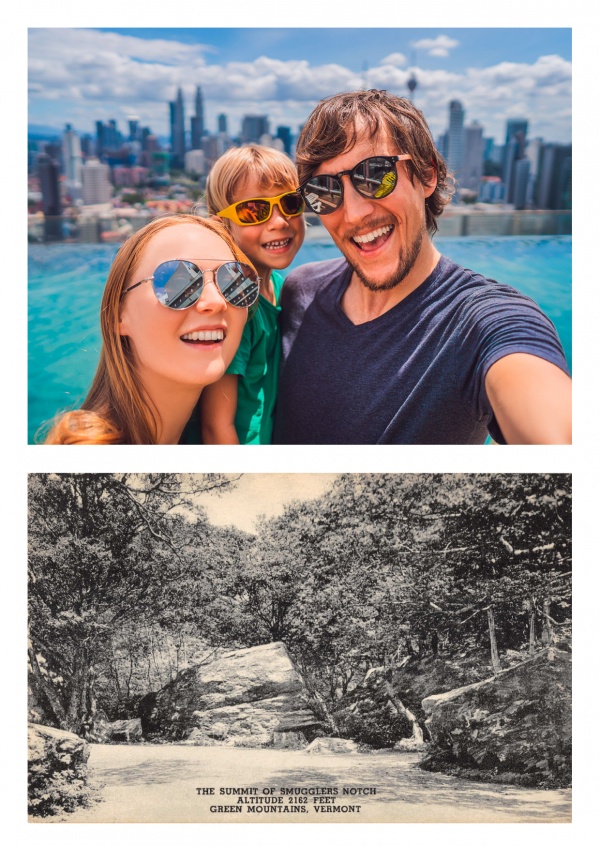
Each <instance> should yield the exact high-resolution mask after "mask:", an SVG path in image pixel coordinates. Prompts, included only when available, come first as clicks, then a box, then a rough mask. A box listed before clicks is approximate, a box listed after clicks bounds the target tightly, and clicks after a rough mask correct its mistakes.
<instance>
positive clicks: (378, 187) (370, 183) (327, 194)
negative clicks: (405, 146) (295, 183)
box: [298, 153, 412, 214]
mask: <svg viewBox="0 0 600 846" xmlns="http://www.w3.org/2000/svg"><path fill="white" fill-rule="evenodd" d="M410 158H412V156H409V155H408V154H407V153H406V154H404V155H402V156H369V158H368V159H363V160H362V162H359V163H358V164H357V165H355V166H354V167H353V168H351V169H350V170H342V171H340V173H336V174H335V176H333V175H330V174H326V173H323V174H320V175H319V176H311V177H310V178H309V179H307V180H306V181H305V182H303V183H302V185H301V186H300V188H299V189H298V190H299V191H300V193H301V194H302V196H303V197H304V202H305V203H306V205H307V206H308V207H309V209H310V210H311V211H314V212H316V213H317V214H331V213H332V212H334V211H335V210H336V209H338V208H339V207H340V206H341V205H342V203H343V201H344V184H343V182H342V176H346V175H348V176H349V177H350V182H351V183H352V185H353V186H354V188H355V189H356V191H358V193H359V194H362V196H363V197H368V198H369V199H371V200H382V199H383V198H384V197H387V196H388V194H391V193H392V191H393V190H394V188H395V187H396V183H397V181H398V173H397V170H396V162H403V161H408V160H409V159H410Z"/></svg>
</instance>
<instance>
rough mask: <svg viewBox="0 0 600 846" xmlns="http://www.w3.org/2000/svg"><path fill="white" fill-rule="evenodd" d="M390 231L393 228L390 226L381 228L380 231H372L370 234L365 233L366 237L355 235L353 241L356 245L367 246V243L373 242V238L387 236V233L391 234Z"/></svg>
mask: <svg viewBox="0 0 600 846" xmlns="http://www.w3.org/2000/svg"><path fill="white" fill-rule="evenodd" d="M392 229H393V226H392V225H391V224H390V225H389V226H382V227H381V229H373V231H372V232H367V234H366V235H355V236H354V238H353V240H354V241H356V243H357V244H368V243H369V241H374V240H375V238H380V237H381V236H382V235H387V233H388V232H391V231H392Z"/></svg>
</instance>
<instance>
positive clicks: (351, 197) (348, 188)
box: [342, 176, 375, 224]
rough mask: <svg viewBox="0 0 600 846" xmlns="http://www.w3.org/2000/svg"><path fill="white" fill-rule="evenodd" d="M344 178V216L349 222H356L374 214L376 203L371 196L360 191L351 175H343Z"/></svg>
mask: <svg viewBox="0 0 600 846" xmlns="http://www.w3.org/2000/svg"><path fill="white" fill-rule="evenodd" d="M342 179H343V180H344V201H343V203H342V208H343V211H344V217H345V219H346V220H347V221H348V223H353V224H356V223H358V222H359V221H361V220H363V219H364V218H365V217H368V216H369V215H370V214H373V212H374V210H375V204H374V202H373V200H372V199H370V198H369V197H364V196H363V195H362V194H359V193H358V191H357V190H356V188H355V187H354V185H353V184H352V182H351V181H350V177H349V176H343V177H342Z"/></svg>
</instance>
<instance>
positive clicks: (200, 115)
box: [191, 85, 205, 150]
mask: <svg viewBox="0 0 600 846" xmlns="http://www.w3.org/2000/svg"><path fill="white" fill-rule="evenodd" d="M195 106H196V114H195V115H194V117H193V118H192V120H191V124H192V150H199V149H200V139H201V138H202V136H203V135H204V134H205V129H204V100H203V98H202V89H201V88H200V86H199V85H198V87H197V88H196V99H195Z"/></svg>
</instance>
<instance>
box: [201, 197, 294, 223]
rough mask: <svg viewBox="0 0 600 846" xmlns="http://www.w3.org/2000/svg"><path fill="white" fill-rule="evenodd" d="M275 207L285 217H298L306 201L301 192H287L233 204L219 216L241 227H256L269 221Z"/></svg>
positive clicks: (219, 213) (218, 213)
mask: <svg viewBox="0 0 600 846" xmlns="http://www.w3.org/2000/svg"><path fill="white" fill-rule="evenodd" d="M275 206H279V208H280V210H281V213H282V214H283V215H285V217H298V215H301V214H302V212H303V211H304V199H303V197H302V195H301V194H300V192H299V191H286V192H285V193H283V194H279V195H278V196H277V197H255V198H253V199H250V200H242V201H241V202H239V203H232V204H231V205H230V206H227V208H226V209H223V210H222V211H220V212H217V215H218V216H219V217H226V218H228V219H229V220H233V222H234V223H237V224H238V225H239V226H256V224H257V223H265V222H266V221H267V220H269V218H270V217H271V215H272V214H273V208H274V207H275Z"/></svg>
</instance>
